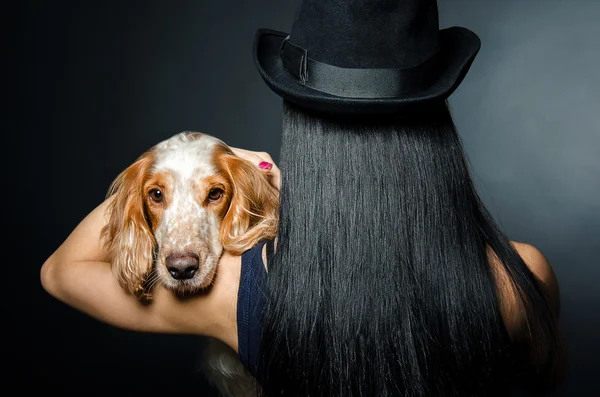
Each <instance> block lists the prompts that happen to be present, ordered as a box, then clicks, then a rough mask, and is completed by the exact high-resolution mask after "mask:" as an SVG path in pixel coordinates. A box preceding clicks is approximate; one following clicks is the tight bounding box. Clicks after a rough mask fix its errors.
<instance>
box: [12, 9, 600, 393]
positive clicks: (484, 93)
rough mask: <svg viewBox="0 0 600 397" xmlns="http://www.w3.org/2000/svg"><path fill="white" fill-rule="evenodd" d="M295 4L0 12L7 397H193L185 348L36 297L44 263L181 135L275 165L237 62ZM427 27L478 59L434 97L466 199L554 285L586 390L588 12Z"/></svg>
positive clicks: (594, 142) (599, 127)
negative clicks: (476, 40) (541, 259)
mask: <svg viewBox="0 0 600 397" xmlns="http://www.w3.org/2000/svg"><path fill="white" fill-rule="evenodd" d="M296 5H297V1H274V0H257V1H253V2H244V1H230V2H217V1H211V2H209V1H183V0H182V1H178V2H161V1H139V0H138V1H126V2H125V1H122V2H116V1H112V2H111V1H102V2H100V1H86V2H67V1H63V2H35V1H22V2H13V4H12V5H11V6H8V7H6V8H5V13H4V18H5V19H6V23H5V28H8V29H7V31H6V34H5V38H8V39H9V40H8V44H7V45H6V47H5V48H4V49H5V51H3V55H4V59H5V60H4V62H3V64H4V67H3V69H4V70H5V74H4V76H3V83H4V87H6V88H5V90H3V91H4V94H5V95H4V101H3V102H4V104H5V105H4V106H3V113H5V117H3V119H4V128H3V133H2V139H3V141H4V145H3V147H4V156H3V157H4V159H3V164H5V166H4V170H5V172H4V173H3V178H2V180H3V181H4V183H3V187H4V195H3V209H4V215H5V217H4V218H5V219H7V220H8V227H7V228H6V230H5V233H4V235H5V237H4V239H3V241H4V244H3V246H4V252H5V253H7V254H8V255H7V257H8V260H6V261H5V266H4V268H3V271H4V278H5V283H4V285H5V288H3V289H2V291H3V295H5V298H4V299H5V300H4V305H3V306H4V308H5V310H6V312H7V314H5V315H4V316H3V321H2V323H3V325H2V329H3V331H4V332H3V333H4V336H3V337H2V350H3V352H2V353H3V354H2V357H3V359H4V360H3V361H4V364H3V367H4V368H5V369H4V370H3V371H2V377H3V378H5V379H6V382H4V383H3V385H4V387H5V388H6V392H7V394H5V393H3V392H0V393H2V394H4V395H16V394H21V393H22V392H24V391H27V390H33V389H37V388H39V387H45V388H46V391H47V392H58V394H59V395H67V394H78V395H90V396H96V395H98V396H99V395H146V396H150V395H152V396H153V395H175V394H178V393H193V394H194V395H198V396H211V395H213V393H211V392H210V390H209V389H208V388H207V387H206V385H205V384H204V382H203V380H202V378H201V377H200V376H199V375H198V374H197V373H196V372H195V371H196V368H197V363H198V353H199V343H200V341H199V340H198V339H197V338H192V337H175V336H167V335H149V334H137V333H133V332H128V331H123V330H119V329H115V328H112V327H109V326H107V325H104V324H102V323H99V322H97V321H95V320H93V319H90V318H88V317H86V316H84V315H82V314H80V313H78V312H76V311H75V310H73V309H71V308H69V307H66V306H65V305H63V304H61V303H59V302H57V301H55V300H54V299H52V298H51V297H50V296H48V295H47V294H46V293H45V292H44V291H43V289H42V288H41V286H40V283H39V269H40V266H41V265H42V263H43V261H44V260H45V259H46V258H47V257H48V256H49V255H50V254H51V253H52V251H53V250H54V249H55V248H56V247H58V245H59V244H60V243H61V242H62V241H63V240H64V239H65V238H66V237H67V235H68V234H69V232H70V231H71V230H72V229H73V228H74V227H75V226H76V225H77V223H78V222H79V221H80V220H81V219H82V218H83V217H84V216H85V215H86V214H87V213H88V212H89V211H90V210H91V209H92V208H93V207H95V206H96V205H97V204H98V203H100V202H101V201H102V199H103V197H104V194H105V192H106V189H107V188H108V185H109V184H110V182H111V181H112V179H113V178H114V177H115V176H116V175H117V173H118V172H119V171H121V170H122V169H124V168H125V167H126V166H128V165H129V164H130V163H131V162H132V161H133V160H134V159H135V158H136V157H137V156H138V155H139V154H141V153H142V152H143V151H145V150H146V149H148V148H149V147H150V146H152V145H154V144H155V143H157V142H159V141H161V140H163V139H166V138H167V137H169V136H171V135H172V134H174V133H176V132H179V131H182V130H198V131H203V132H207V133H209V134H212V135H215V136H217V137H219V138H221V139H222V140H224V141H225V142H227V143H229V144H231V145H233V146H238V147H243V148H247V149H251V150H266V151H268V152H270V153H271V154H272V156H273V157H274V158H275V160H276V161H277V160H278V158H279V144H280V140H279V139H280V138H279V130H280V122H281V116H280V101H279V98H277V97H276V96H275V95H273V94H271V92H269V91H268V89H267V88H266V86H265V85H264V84H263V82H262V80H261V79H260V77H259V76H258V73H257V72H256V71H255V69H254V65H253V63H252V59H251V44H252V38H253V35H254V31H255V30H256V29H257V28H259V27H269V28H274V29H279V30H286V29H287V28H288V27H289V25H290V23H291V20H292V17H293V11H294V8H295V7H296ZM440 14H441V15H440V22H441V25H442V27H447V26H452V25H463V26H467V27H469V28H471V29H472V30H474V31H475V32H477V33H478V34H479V35H480V36H481V38H482V41H483V47H482V50H481V52H480V54H479V56H478V58H477V59H476V61H475V63H474V65H473V68H472V70H471V72H470V73H469V75H468V77H467V79H466V80H465V82H464V84H463V85H462V86H461V87H460V88H459V90H458V91H457V92H456V93H455V94H454V95H453V96H452V98H451V105H452V108H453V111H454V114H455V118H456V122H457V125H458V127H459V129H460V131H461V134H462V135H463V138H464V141H465V145H466V147H467V151H468V154H469V157H470V160H471V163H472V165H473V168H474V172H475V177H476V183H477V184H478V187H479V188H480V190H481V191H482V194H483V196H484V198H485V200H486V202H487V203H488V205H489V206H490V207H491V209H492V211H493V212H494V213H495V214H496V215H497V217H498V218H499V220H500V221H501V223H502V224H503V226H504V227H505V229H506V230H507V232H508V233H509V235H510V236H511V238H512V239H514V240H518V241H526V242H529V243H532V244H534V245H536V246H537V247H538V248H540V249H541V250H542V252H544V253H545V254H546V256H547V257H548V258H549V260H550V261H551V262H552V264H553V266H554V269H555V271H556V273H557V276H558V279H559V283H560V285H561V292H562V299H563V311H564V316H563V324H564V329H565V334H566V337H567V342H568V345H569V348H570V351H571V370H570V371H569V375H568V379H567V382H566V384H565V386H564V388H563V390H562V391H561V392H560V393H558V394H557V395H561V396H590V395H592V392H591V391H592V390H594V389H598V387H597V385H596V380H595V372H596V371H595V370H594V366H595V364H594V363H595V362H596V360H597V357H598V354H599V353H600V349H599V344H598V335H599V333H600V319H599V316H598V315H597V312H598V308H599V307H600V293H599V292H598V291H599V289H598V288H597V284H598V281H600V277H599V274H600V270H599V268H598V266H597V263H598V257H599V254H600V249H599V244H600V215H599V214H600V200H599V199H598V197H599V196H600V182H599V179H600V136H599V132H600V115H599V113H600V112H599V110H600V101H599V100H598V95H597V90H598V87H600V74H599V72H598V70H599V68H597V66H596V64H597V63H598V61H600V53H599V52H600V47H599V45H598V43H597V42H596V39H597V37H599V36H600V27H599V26H600V24H598V22H597V21H598V19H599V17H600V3H599V2H596V1H593V0H571V1H569V2H564V1H553V0H545V1H542V0H530V1H526V2H524V1H516V0H515V1H511V0H504V1H500V0H489V1H485V2H484V1H450V0H440Z"/></svg>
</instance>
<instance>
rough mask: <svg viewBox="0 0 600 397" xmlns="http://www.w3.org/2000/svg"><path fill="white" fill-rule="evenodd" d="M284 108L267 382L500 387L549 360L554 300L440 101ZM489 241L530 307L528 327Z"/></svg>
mask: <svg viewBox="0 0 600 397" xmlns="http://www.w3.org/2000/svg"><path fill="white" fill-rule="evenodd" d="M283 110H284V111H283V136H282V143H281V153H280V157H281V159H280V168H281V172H282V187H281V207H280V221H279V234H278V243H277V247H276V253H275V255H274V257H273V258H271V261H270V263H269V273H268V279H267V297H266V303H265V310H264V313H263V318H262V324H263V337H262V346H261V357H260V363H259V374H260V375H259V378H260V379H259V381H260V383H261V385H262V390H263V394H264V395H266V396H303V397H305V396H311V397H313V396H328V397H330V396H378V397H386V396H454V395H456V396H485V395H498V394H501V392H503V391H504V390H505V389H506V388H508V387H509V386H512V385H515V384H516V382H518V381H527V382H530V383H532V382H534V383H535V382H536V380H535V379H543V378H544V376H545V374H547V373H550V372H551V367H552V366H553V363H554V362H555V361H556V352H557V351H558V349H559V347H558V343H559V342H558V339H559V338H558V336H557V331H556V326H555V318H554V316H553V312H552V310H551V309H550V307H549V304H548V303H547V300H546V299H545V296H544V291H543V290H542V288H541V287H540V285H539V284H538V283H537V282H536V279H535V277H534V276H533V274H532V272H531V271H530V270H529V269H528V267H527V266H526V264H525V263H524V262H523V260H522V259H521V257H520V256H519V254H518V253H517V251H516V250H515V248H514V247H513V245H512V244H511V242H510V240H509V239H508V238H507V237H506V235H505V234H504V233H503V232H502V231H501V229H500V228H499V227H498V225H497V224H496V223H495V222H494V220H493V219H492V216H491V215H490V213H489V212H488V211H487V210H486V208H485V206H484V205H483V203H482V201H481V199H480V198H479V196H478V194H477V192H476V189H475V187H474V184H473V182H472V178H471V176H470V172H469V166H468V162H467V159H466V156H465V153H464V151H463V146H462V144H461V140H460V138H459V135H458V133H457V131H456V128H455V126H454V124H453V121H452V117H451V114H450V112H449V109H448V106H447V104H446V103H445V102H441V103H438V104H436V105H434V106H430V107H429V108H428V109H427V113H425V114H424V113H418V112H416V113H415V115H414V116H412V117H406V116H404V117H403V118H399V117H397V116H385V117H377V118H373V117H369V118H357V117H351V116H347V117H334V116H326V115H321V114H317V113H313V112H310V111H307V110H303V109H300V108H298V107H295V106H294V105H291V104H290V103H287V102H284V109H283ZM490 250H491V251H493V252H494V253H495V254H496V256H497V258H498V259H499V260H500V262H501V264H500V266H502V267H503V268H504V269H505V270H506V274H507V275H508V276H509V277H508V279H509V280H511V283H512V286H513V287H514V288H515V290H516V291H517V292H518V294H517V300H518V301H519V304H520V306H521V307H522V309H523V311H524V313H525V314H526V315H525V319H526V321H525V322H524V326H523V332H522V335H523V336H522V338H520V339H519V340H512V341H511V338H510V337H509V334H508V332H507V330H506V328H505V326H504V322H503V318H502V313H501V311H500V303H499V302H500V299H499V298H500V293H499V290H498V287H497V285H498V284H497V283H496V282H495V280H496V279H495V277H494V272H493V270H492V266H491V265H490V263H491V262H490V255H489V253H490ZM534 338H535V343H534V344H532V343H531V339H534ZM513 339H514V338H513ZM534 345H535V346H541V347H540V348H537V349H536V348H531V346H534ZM527 346H529V347H527ZM533 361H536V366H535V368H537V369H532V370H531V371H529V372H525V371H527V370H529V369H530V367H531V368H533V367H532V366H529V363H532V362H533ZM518 374H521V375H523V376H522V379H521V380H519V379H518Z"/></svg>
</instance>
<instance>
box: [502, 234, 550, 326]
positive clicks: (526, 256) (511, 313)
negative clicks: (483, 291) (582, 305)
mask: <svg viewBox="0 0 600 397" xmlns="http://www.w3.org/2000/svg"><path fill="white" fill-rule="evenodd" d="M511 244H512V245H513V247H514V248H515V251H517V253H518V254H519V256H520V257H521V258H522V259H523V262H525V264H526V265H527V267H528V268H529V270H530V271H531V272H532V273H533V275H534V276H535V278H536V279H537V280H538V283H540V285H541V286H542V289H543V290H544V292H545V294H546V298H547V299H548V301H549V303H550V306H551V307H552V309H553V310H554V311H555V314H556V315H558V312H559V306H560V305H559V301H560V299H559V289H558V281H557V279H556V275H555V274H554V271H553V269H552V266H551V264H550V262H549V261H548V259H547V258H546V256H545V255H544V254H543V253H542V252H541V251H540V250H539V249H538V248H537V247H535V246H533V245H531V244H528V243H523V242H518V241H511ZM490 258H491V264H492V267H493V270H494V275H495V276H496V282H497V284H498V289H499V291H500V296H501V300H502V302H501V311H502V317H503V319H504V322H505V325H506V327H507V329H508V331H509V333H510V334H511V335H513V334H515V333H517V332H519V330H520V325H521V323H522V321H523V317H524V315H525V313H524V312H523V308H522V306H521V304H520V300H519V298H518V296H517V294H518V293H517V291H516V289H515V286H514V285H513V284H512V282H511V281H510V278H509V276H508V274H507V273H506V270H505V268H504V267H503V266H500V262H499V260H498V258H497V257H496V256H495V255H491V257H490Z"/></svg>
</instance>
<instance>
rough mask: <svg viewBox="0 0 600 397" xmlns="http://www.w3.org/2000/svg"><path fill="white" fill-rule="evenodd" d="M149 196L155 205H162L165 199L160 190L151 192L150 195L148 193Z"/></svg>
mask: <svg viewBox="0 0 600 397" xmlns="http://www.w3.org/2000/svg"><path fill="white" fill-rule="evenodd" d="M148 195H149V196H150V199H151V200H152V201H154V202H155V203H160V202H161V201H163V199H164V196H163V193H162V192H161V191H160V190H159V189H152V190H150V193H148Z"/></svg>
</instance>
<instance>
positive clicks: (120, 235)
mask: <svg viewBox="0 0 600 397" xmlns="http://www.w3.org/2000/svg"><path fill="white" fill-rule="evenodd" d="M107 196H113V197H114V200H113V201H112V202H111V205H110V208H109V215H110V216H109V220H108V222H107V224H106V225H105V227H104V228H103V230H102V236H103V237H104V239H105V241H106V244H107V250H108V252H109V255H110V258H111V261H112V269H113V272H114V274H115V276H116V277H117V280H118V281H119V284H120V285H121V287H122V288H123V289H124V290H125V291H127V292H129V293H131V294H133V295H135V296H136V297H137V298H138V299H139V300H140V301H142V302H146V303H150V302H151V299H152V289H153V287H155V286H156V285H157V284H159V283H160V284H162V285H163V286H164V287H166V288H168V289H170V290H172V291H173V292H174V293H177V294H181V295H189V294H193V293H196V292H198V291H201V290H203V289H205V288H207V287H209V286H210V284H211V282H212V281H213V278H214V276H215V271H216V268H217V264H218V261H219V258H220V257H221V255H222V253H223V251H228V252H231V253H233V254H237V255H241V254H242V253H243V252H244V251H246V250H247V249H249V248H252V247H253V246H255V245H256V244H257V243H258V242H259V241H260V240H263V239H272V238H274V237H275V236H276V234H277V225H278V205H279V198H278V197H279V196H278V191H277V189H276V188H275V187H273V186H272V185H271V183H270V182H269V180H268V176H267V175H266V174H265V173H264V172H262V171H260V170H259V169H258V168H257V167H256V166H255V165H254V164H252V163H251V162H249V161H247V160H244V159H242V158H240V157H238V156H236V155H235V154H234V153H233V151H232V150H231V149H230V147H229V146H228V145H227V144H225V143H224V142H223V141H221V140H220V139H217V138H216V137H214V136H211V135H208V134H204V133H200V132H190V131H185V132H181V133H179V134H176V135H174V136H172V137H171V138H169V139H167V140H164V141H162V142H160V143H159V144H157V145H156V146H154V147H152V148H151V149H149V150H147V151H146V152H145V153H143V154H142V155H141V156H140V157H139V158H138V159H137V160H136V161H135V162H134V163H133V164H131V165H130V166H129V167H128V168H127V169H125V170H124V171H123V172H121V173H120V174H119V175H118V176H117V177H116V178H115V180H114V181H113V182H112V184H111V185H110V187H109V190H108V193H107ZM203 369H204V373H205V375H206V376H207V377H208V378H209V380H210V381H211V382H212V384H213V385H214V386H215V387H216V388H217V389H218V390H219V391H220V392H221V394H222V395H224V396H228V397H229V396H240V395H252V390H254V387H255V386H256V385H255V381H254V378H253V377H252V376H251V375H250V373H249V372H248V371H247V370H246V368H245V367H244V366H243V365H242V363H241V362H240V361H239V359H238V357H237V355H236V353H235V352H234V351H233V350H232V349H231V348H229V347H228V346H227V345H225V344H224V343H221V342H219V341H217V340H213V339H210V340H209V343H208V344H207V345H206V349H205V354H204V363H203Z"/></svg>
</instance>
